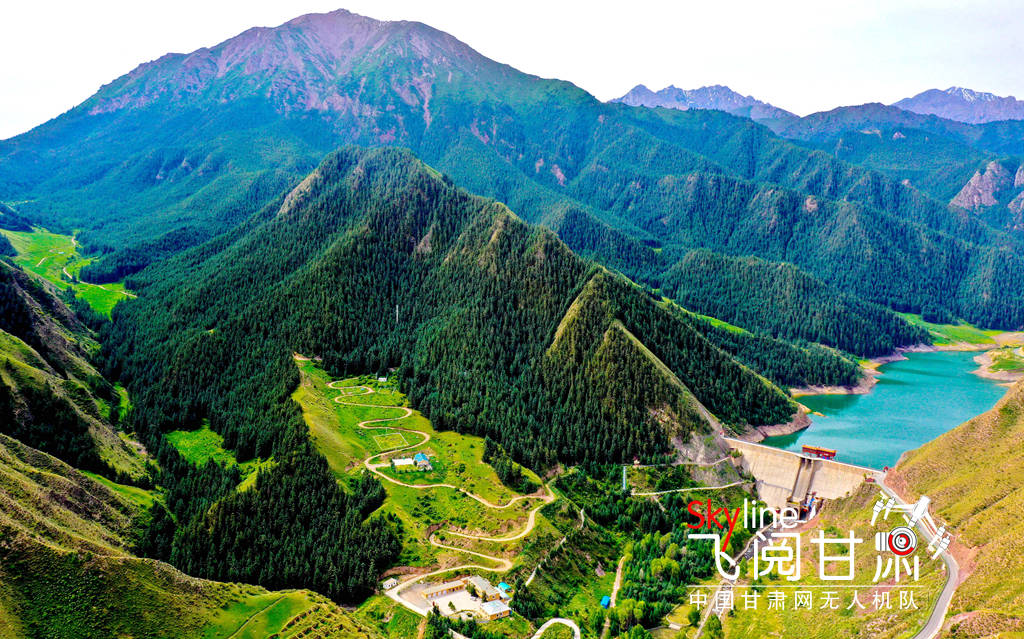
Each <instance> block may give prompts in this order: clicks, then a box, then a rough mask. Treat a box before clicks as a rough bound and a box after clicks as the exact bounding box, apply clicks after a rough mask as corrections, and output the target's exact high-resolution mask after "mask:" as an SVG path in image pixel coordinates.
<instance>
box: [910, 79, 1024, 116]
mask: <svg viewBox="0 0 1024 639" xmlns="http://www.w3.org/2000/svg"><path fill="white" fill-rule="evenodd" d="M893 106H896V107H899V108H901V109H904V110H905V111H912V112H914V113H920V114H923V115H937V116H939V117H940V118H946V119H947V120H957V121H959V122H967V123H969V124H981V123H984V122H995V121H998V120H1024V101H1021V100H1018V99H1017V98H1015V97H1013V96H1012V95H1011V96H1006V97H1001V96H998V95H995V94H993V93H985V92H982V91H974V90H972V89H967V88H964V87H955V86H954V87H949V88H948V89H946V90H944V91H941V90H939V89H929V90H928V91H924V92H922V93H918V94H917V95H915V96H914V97H912V98H905V99H903V100H900V101H899V102H896V103H894V104H893Z"/></svg>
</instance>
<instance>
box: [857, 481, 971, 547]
mask: <svg viewBox="0 0 1024 639" xmlns="http://www.w3.org/2000/svg"><path fill="white" fill-rule="evenodd" d="M930 504H931V499H929V498H928V497H927V496H926V495H921V498H920V499H918V500H917V503H914V504H897V503H896V498H895V497H889V496H887V495H886V494H885V493H882V494H881V495H880V496H879V497H878V501H877V502H875V506H874V509H873V511H872V515H871V525H872V526H874V525H875V522H876V521H877V520H878V516H879V515H880V514H881V515H882V519H886V520H888V518H889V513H890V512H892V511H894V510H895V511H897V512H902V513H903V518H904V519H906V522H907V525H905V526H896V527H895V528H893V529H892V530H891V531H889V532H879V533H875V550H877V551H878V552H891V553H893V554H894V555H896V556H897V557H906V556H908V555H910V554H911V553H913V552H914V551H915V550H916V549H917V533H916V532H914V528H915V527H918V526H920V528H921V531H922V532H923V533H924V534H925V538H927V537H928V536H929V533H931V532H932V531H934V534H932V535H931V540H930V541H929V542H928V550H929V551H930V552H932V553H933V554H932V559H936V558H938V556H939V555H941V554H942V553H943V552H945V550H946V549H947V548H949V543H950V541H951V540H952V536H951V535H950V534H948V533H947V532H946V527H945V526H937V525H936V523H935V520H933V519H932V516H931V515H930V514H929V513H928V506H929V505H930ZM883 513H884V514H883Z"/></svg>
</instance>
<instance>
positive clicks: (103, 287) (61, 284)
mask: <svg viewBox="0 0 1024 639" xmlns="http://www.w3.org/2000/svg"><path fill="white" fill-rule="evenodd" d="M0 234H3V235H4V236H5V237H6V238H7V239H8V241H10V243H11V246H13V247H14V250H15V251H16V252H17V254H16V255H15V256H14V261H15V263H16V264H18V265H19V266H21V267H22V268H23V269H25V271H26V272H28V273H32V274H34V275H37V276H38V277H40V278H42V279H44V280H46V281H47V282H50V283H51V284H53V285H54V286H56V287H57V288H59V289H71V290H72V291H73V292H74V294H75V295H78V296H81V298H82V299H84V300H85V301H86V302H87V303H88V304H89V306H91V307H92V309H93V310H95V311H96V312H97V313H99V314H101V315H103V316H106V317H110V312H111V311H112V310H113V308H114V305H115V304H117V303H118V302H120V301H122V300H124V299H127V298H129V297H131V296H132V293H131V292H130V291H128V290H127V289H125V287H124V283H123V282H112V283H108V284H93V283H90V282H85V281H82V280H81V279H79V273H80V272H81V270H82V269H83V268H84V267H86V266H88V265H89V264H90V263H91V262H92V261H93V260H94V259H95V258H82V257H81V256H80V255H79V246H78V244H77V243H76V242H75V238H74V236H68V235H60V234H57V233H50V232H49V231H46V230H43V229H34V230H32V231H9V230H6V229H3V228H0Z"/></svg>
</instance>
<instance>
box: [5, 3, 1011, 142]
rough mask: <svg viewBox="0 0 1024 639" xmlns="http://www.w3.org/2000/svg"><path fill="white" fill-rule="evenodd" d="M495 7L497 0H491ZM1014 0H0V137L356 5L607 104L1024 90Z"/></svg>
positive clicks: (795, 107) (843, 99)
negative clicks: (703, 97)
mask: <svg viewBox="0 0 1024 639" xmlns="http://www.w3.org/2000/svg"><path fill="white" fill-rule="evenodd" d="M492 4H494V5H496V6H493V7H492V6H489V5H492ZM1021 4H1022V3H1021V2H1020V0H976V1H975V2H971V3H968V2H966V1H965V0H857V1H850V0H842V1H832V0H808V1H803V0H761V1H757V2H741V1H737V0H701V1H700V2H691V1H689V0H674V1H662V2H651V1H644V0H629V1H628V2H622V3H616V4H612V3H605V4H603V3H601V2H599V1H598V2H593V1H591V2H576V1H569V0H543V1H535V0H519V1H517V2H502V3H493V2H487V1H486V0H477V1H476V2H454V1H448V0H326V1H324V0H284V1H282V0H176V1H175V2H153V1H152V0H130V1H128V0H124V1H122V0H113V1H104V0H91V1H89V2H82V1H81V0H76V1H74V2H56V3H55V2H45V1H38V0H36V1H29V2H18V1H16V0H4V1H3V2H0V5H2V6H0V139H3V138H7V137H10V136H12V135H15V134H17V133H20V132H22V131H25V130H28V129H29V128H31V127H33V126H35V125H37V124H40V123H41V122H44V121H46V120H47V119H49V118H51V117H54V116H56V115H58V114H60V113H62V112H64V111H66V110H67V109H69V108H71V107H73V106H75V105H76V104H78V103H79V102H81V101H82V100H84V99H85V98H87V97H88V96H89V95H91V94H92V93H94V92H95V91H96V90H97V89H98V88H99V87H100V86H101V85H102V84H104V83H106V82H109V81H111V80H113V79H114V78H116V77H117V76H119V75H121V74H123V73H126V72H128V71H130V70H131V69H132V68H134V67H135V66H136V65H137V64H139V63H141V62H144V61H148V60H152V59H154V58H157V57H159V56H160V55H162V54H164V53H167V52H188V51H192V50H194V49H197V48H199V47H202V46H210V45H214V44H216V43H218V42H220V41H222V40H225V39H227V38H229V37H231V36H234V35H236V34H238V33H240V32H241V31H244V30H245V29H246V28H248V27H250V26H274V25H277V24H280V23H282V22H285V21H287V20H288V19H290V18H293V17H295V16H297V15H301V14H303V13H310V12H321V11H330V10H332V9H337V8H346V9H349V10H351V11H354V12H356V13H360V14H363V15H367V16H370V17H374V18H380V19H391V20H397V19H406V20H419V21H421V22H426V23H427V24H430V25H431V26H434V27H437V28H438V29H441V30H443V31H447V32H449V33H451V34H452V35H454V36H455V37H457V38H459V39H461V40H463V41H464V42H466V43H468V44H469V45H470V46H472V47H474V48H476V49H477V50H479V51H480V52H481V53H483V54H484V55H487V56H489V57H491V58H494V59H497V60H499V61H501V62H506V63H508V64H511V65H512V66H514V67H517V68H519V69H521V70H523V71H526V72H529V73H534V74H537V75H541V76H545V77H556V78H561V79H563V80H569V81H571V82H574V83H575V84H577V85H579V86H581V87H583V88H584V89H586V90H588V91H590V92H591V93H593V94H594V95H596V96H597V97H599V98H601V99H604V100H607V99H610V98H613V97H617V96H619V95H621V94H623V93H625V92H626V91H627V90H629V89H630V88H632V87H633V86H634V85H636V84H638V83H643V84H646V85H647V86H649V87H650V88H652V89H660V88H662V87H664V86H667V85H669V84H674V85H676V86H678V87H682V88H693V87H698V86H702V85H705V84H727V85H729V86H731V87H732V88H733V89H735V90H737V91H740V92H742V93H745V94H751V95H754V96H755V97H758V98H760V99H762V100H766V101H768V102H772V103H773V104H776V105H778V106H781V107H783V108H786V109H789V110H791V111H795V112H796V113H799V114H806V113H811V112H813V111H820V110H823V109H829V108H832V107H834V106H838V105H842V104H860V103H863V102H872V101H881V102H894V101H896V100H898V99H899V98H902V97H906V96H908V95H913V94H915V93H918V92H920V91H922V90H924V89H928V88H933V87H937V88H943V89H944V88H946V87H949V86H951V85H957V86H966V87H970V88H973V89H977V90H983V91H991V92H994V93H998V94H1000V95H1007V94H1012V95H1017V96H1019V97H1021V96H1024V71H1022V67H1021V62H1022V60H1024V44H1022V43H1024V10H1022V7H1021Z"/></svg>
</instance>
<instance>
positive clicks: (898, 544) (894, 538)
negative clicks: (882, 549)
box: [889, 526, 917, 557]
mask: <svg viewBox="0 0 1024 639" xmlns="http://www.w3.org/2000/svg"><path fill="white" fill-rule="evenodd" d="M915 548H917V535H916V534H914V531H913V530H911V529H910V528H907V527H906V526H898V527H896V528H893V529H892V532H890V533H889V550H891V551H892V552H893V553H894V554H896V555H899V556H900V557H905V556H907V555H909V554H910V553H912V552H914V549H915Z"/></svg>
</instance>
